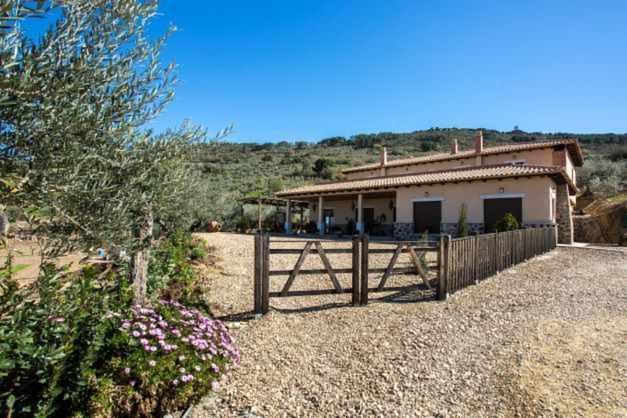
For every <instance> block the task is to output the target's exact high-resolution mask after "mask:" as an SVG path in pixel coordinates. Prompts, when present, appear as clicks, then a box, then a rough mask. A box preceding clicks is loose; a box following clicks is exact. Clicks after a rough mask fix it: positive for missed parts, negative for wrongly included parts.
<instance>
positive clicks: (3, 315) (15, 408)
mask: <svg viewBox="0 0 627 418" xmlns="http://www.w3.org/2000/svg"><path fill="white" fill-rule="evenodd" d="M5 276H8V275H5ZM122 277H123V276H120V277H118V276H116V275H114V274H113V273H107V274H104V273H99V272H98V271H97V270H96V269H95V268H93V267H89V268H85V269H84V270H83V271H82V272H79V273H76V274H70V273H68V272H67V271H64V270H57V269H55V268H54V267H52V266H51V265H45V266H43V269H42V273H41V276H40V277H39V279H38V280H37V282H36V283H35V285H33V286H32V287H30V288H19V287H18V286H17V284H16V282H15V281H14V280H12V279H11V278H10V277H2V278H0V302H1V303H0V306H1V308H0V414H1V415H3V416H4V415H11V416H13V417H31V416H41V417H48V416H52V417H54V416H68V415H71V414H72V413H78V412H85V410H86V405H87V404H88V401H89V399H90V397H91V395H92V394H93V383H94V380H95V379H96V374H97V371H98V369H99V368H100V367H101V366H102V364H103V362H105V361H106V360H107V358H109V356H108V354H107V350H108V349H107V342H108V341H109V340H110V339H111V338H112V337H113V335H115V334H116V333H117V331H116V329H115V328H114V327H113V326H112V324H111V322H110V321H109V320H108V318H110V317H111V312H114V311H116V310H119V309H120V307H123V306H125V305H126V304H127V303H128V302H129V301H130V297H131V291H130V288H129V286H128V285H127V283H125V282H124V281H123V279H122ZM2 411H4V412H2Z"/></svg>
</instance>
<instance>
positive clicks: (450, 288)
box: [254, 227, 557, 314]
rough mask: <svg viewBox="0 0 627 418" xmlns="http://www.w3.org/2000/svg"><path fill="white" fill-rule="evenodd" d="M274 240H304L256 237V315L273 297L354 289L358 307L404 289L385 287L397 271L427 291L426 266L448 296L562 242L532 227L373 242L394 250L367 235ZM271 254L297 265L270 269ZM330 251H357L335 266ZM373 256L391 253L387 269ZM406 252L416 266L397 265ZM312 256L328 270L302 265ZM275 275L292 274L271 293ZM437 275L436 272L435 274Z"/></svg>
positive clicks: (551, 232)
mask: <svg viewBox="0 0 627 418" xmlns="http://www.w3.org/2000/svg"><path fill="white" fill-rule="evenodd" d="M329 242H332V243H334V244H338V243H346V244H349V245H350V246H347V247H344V248H325V247H324V245H325V244H327V243H329ZM273 243H275V244H277V245H280V244H285V243H292V244H294V243H299V244H302V245H303V247H302V248H271V246H270V236H269V235H268V234H258V235H256V236H255V274H254V300H255V306H254V311H255V313H256V314H265V313H267V312H268V310H269V298H270V297H285V296H308V295H331V294H347V293H351V294H352V298H351V303H352V305H353V306H365V305H367V304H368V294H369V292H377V291H379V292H380V291H393V290H400V289H398V288H394V287H386V286H385V284H386V281H387V279H388V278H389V277H390V276H391V275H394V274H407V273H409V274H415V275H416V276H419V277H420V278H421V279H422V281H423V282H424V285H425V287H426V288H427V289H432V284H433V283H430V279H429V278H428V277H427V276H428V274H427V270H429V269H432V270H435V271H436V276H437V280H436V283H435V288H436V289H435V290H436V295H437V298H438V299H439V300H445V299H446V298H447V297H448V295H449V294H452V293H454V292H456V291H457V290H460V289H463V288H464V287H466V286H469V285H472V284H477V283H479V282H480V281H481V280H484V279H486V278H488V277H490V276H494V275H495V274H497V273H498V272H500V271H502V270H505V269H506V268H508V267H511V266H513V265H515V264H518V263H521V262H523V261H525V260H528V259H529V258H532V257H535V256H537V255H539V254H543V253H546V252H548V251H551V250H552V249H554V248H555V247H556V245H557V232H556V229H555V228H554V227H546V228H532V229H523V230H516V231H509V232H500V233H494V234H485V235H475V236H471V237H465V238H457V239H451V237H450V236H449V235H444V236H443V237H442V239H441V240H440V241H439V242H438V243H434V244H437V245H434V246H430V245H425V242H420V241H385V242H378V241H376V242H374V244H377V245H379V246H380V245H388V244H390V245H393V246H391V247H390V248H380V247H379V248H370V244H372V243H370V242H369V239H368V236H366V235H361V236H355V237H353V238H352V239H351V240H345V241H337V240H334V241H329V240H306V241H305V240H289V241H288V240H279V241H274V242H273ZM427 252H436V253H437V262H436V263H435V264H434V263H427V264H426V265H425V264H424V263H423V262H422V261H421V260H420V258H421V256H422V255H423V254H425V253H427ZM272 254H292V255H299V257H298V260H297V261H296V264H295V265H294V266H293V267H292V268H291V269H284V270H270V256H271V255H272ZM328 254H352V257H351V266H350V267H342V268H335V267H333V265H332V264H331V261H330V260H329V258H328V257H327V255H328ZM371 254H390V255H391V258H390V260H389V263H388V265H387V267H384V268H381V267H374V266H372V267H371V266H370V265H369V256H370V255H371ZM401 254H409V255H410V260H411V261H412V265H411V266H410V267H395V266H396V263H397V260H398V258H399V256H400V255H401ZM309 255H317V256H318V257H320V259H321V261H322V265H323V266H324V268H323V269H302V268H301V267H302V266H303V263H304V261H305V259H306V258H307V257H308V256H309ZM325 273H326V274H327V275H328V276H329V279H330V281H331V284H332V285H333V288H330V289H314V290H291V286H292V284H293V283H294V281H295V279H296V277H297V276H298V275H305V274H325ZM375 273H376V274H379V273H383V274H382V276H380V279H379V282H378V285H377V286H375V287H370V286H369V281H370V275H371V274H375ZM337 274H350V275H351V285H350V286H351V287H342V286H341V284H340V282H339V281H338V279H337ZM270 276H287V280H286V282H285V284H284V286H283V288H282V289H281V290H280V291H276V290H275V291H270V280H269V277H270ZM431 277H432V276H431Z"/></svg>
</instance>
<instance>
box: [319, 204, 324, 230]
mask: <svg viewBox="0 0 627 418" xmlns="http://www.w3.org/2000/svg"><path fill="white" fill-rule="evenodd" d="M323 206H324V198H323V197H322V196H318V234H320V235H324V223H323V222H324V218H323V212H324V207H323Z"/></svg>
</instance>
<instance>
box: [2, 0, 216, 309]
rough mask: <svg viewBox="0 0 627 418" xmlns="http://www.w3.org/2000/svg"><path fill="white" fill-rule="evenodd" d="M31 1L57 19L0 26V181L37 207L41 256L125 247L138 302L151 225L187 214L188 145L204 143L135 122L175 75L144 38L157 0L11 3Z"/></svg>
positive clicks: (158, 101) (149, 114) (16, 200)
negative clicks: (31, 25) (26, 27)
mask: <svg viewBox="0 0 627 418" xmlns="http://www.w3.org/2000/svg"><path fill="white" fill-rule="evenodd" d="M30 3H37V4H43V6H42V9H48V8H56V9H57V10H58V16H59V18H58V20H57V21H56V22H55V23H54V24H53V25H52V26H51V27H50V28H49V29H48V30H47V31H46V33H45V35H44V36H43V37H42V38H41V40H40V41H34V40H32V39H31V38H29V36H28V35H29V34H28V33H26V32H24V31H23V29H22V28H21V26H20V25H4V26H3V27H6V29H3V31H1V32H0V57H2V65H3V66H2V68H1V69H0V70H1V71H0V84H1V86H2V94H1V95H0V96H1V97H0V99H1V100H0V179H5V178H9V177H11V178H17V179H18V180H17V181H16V183H17V184H19V188H18V191H17V193H14V194H13V195H12V196H11V198H12V199H13V202H12V204H15V205H17V206H19V207H22V208H26V209H28V210H29V212H30V213H36V214H37V217H34V218H33V219H35V220H36V221H37V223H36V225H35V226H36V233H37V234H38V235H41V236H45V237H46V240H45V241H46V243H47V255H50V256H55V255H58V254H61V253H63V252H66V251H69V250H74V249H81V250H84V251H89V249H91V248H94V247H99V246H105V247H109V248H112V249H113V250H114V251H113V254H123V253H127V254H130V255H131V256H130V258H131V262H132V269H131V271H132V272H133V273H132V276H133V279H134V282H135V296H136V301H137V302H142V301H143V300H144V299H145V296H146V294H145V282H146V271H147V263H148V260H149V249H150V246H151V242H152V237H153V224H154V223H155V222H158V223H159V224H161V225H164V226H166V227H168V228H174V227H176V225H180V224H181V222H182V221H184V220H186V219H187V217H186V216H182V215H184V214H181V213H180V212H181V209H184V208H188V207H189V205H187V204H185V201H186V200H188V199H189V197H190V196H193V195H194V193H193V192H192V191H191V190H192V186H193V185H194V181H193V180H194V179H193V172H192V168H191V167H190V165H189V164H188V163H187V161H189V159H190V158H189V157H190V155H189V153H190V151H191V147H190V145H191V144H193V143H194V142H196V141H198V140H200V139H202V138H204V132H202V131H201V130H199V129H195V128H190V127H188V126H185V127H183V128H181V129H180V130H178V131H169V132H166V133H164V134H162V135H158V136H155V135H153V134H152V133H151V132H150V131H145V130H143V129H142V127H143V126H144V125H145V123H146V122H148V121H150V120H151V119H152V118H153V117H155V116H156V115H158V114H159V112H160V111H161V110H162V109H163V107H164V106H165V105H166V104H167V103H169V102H170V101H171V99H172V97H173V94H174V92H173V85H174V83H175V81H176V80H175V76H174V73H173V71H174V66H173V65H168V66H163V65H161V63H160V50H161V47H162V45H163V42H164V41H165V39H166V37H165V36H164V37H163V38H161V39H158V40H156V41H151V40H150V39H149V35H148V25H149V23H150V22H151V19H152V18H153V17H154V16H155V15H156V13H157V8H158V1H157V0H68V1H63V2H57V1H39V2H28V1H19V0H15V1H13V2H12V3H11V4H12V7H14V9H15V10H22V9H23V8H24V7H25V6H27V5H29V4H30ZM11 10H13V9H11ZM4 12H5V9H4V8H3V9H2V10H0V13H4ZM166 35H167V34H166ZM7 56H10V57H11V59H12V62H11V65H9V66H6V65H4V62H5V61H4V59H5V57H7ZM4 198H5V195H4V194H3V195H2V199H3V200H4ZM1 204H6V203H5V202H0V205H1ZM31 208H32V209H31Z"/></svg>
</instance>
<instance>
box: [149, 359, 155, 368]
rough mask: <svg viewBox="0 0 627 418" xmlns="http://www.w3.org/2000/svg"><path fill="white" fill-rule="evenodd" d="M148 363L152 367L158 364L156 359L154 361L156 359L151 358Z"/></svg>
mask: <svg viewBox="0 0 627 418" xmlns="http://www.w3.org/2000/svg"><path fill="white" fill-rule="evenodd" d="M148 365H149V366H150V367H155V366H156V365H157V362H156V361H154V360H150V361H149V362H148Z"/></svg>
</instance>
